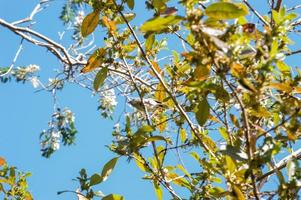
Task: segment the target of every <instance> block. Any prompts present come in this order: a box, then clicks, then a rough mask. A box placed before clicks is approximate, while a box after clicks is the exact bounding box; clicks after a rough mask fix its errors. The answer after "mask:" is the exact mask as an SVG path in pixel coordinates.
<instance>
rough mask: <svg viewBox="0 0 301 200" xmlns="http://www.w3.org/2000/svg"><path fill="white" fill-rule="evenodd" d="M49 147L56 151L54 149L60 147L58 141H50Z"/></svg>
mask: <svg viewBox="0 0 301 200" xmlns="http://www.w3.org/2000/svg"><path fill="white" fill-rule="evenodd" d="M51 148H52V149H53V150H54V151H56V150H59V149H60V143H59V142H57V141H56V142H52V143H51Z"/></svg>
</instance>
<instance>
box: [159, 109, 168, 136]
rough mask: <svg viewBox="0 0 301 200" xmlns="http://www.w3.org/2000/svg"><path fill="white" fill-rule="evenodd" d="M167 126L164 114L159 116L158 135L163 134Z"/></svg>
mask: <svg viewBox="0 0 301 200" xmlns="http://www.w3.org/2000/svg"><path fill="white" fill-rule="evenodd" d="M166 126H167V117H166V115H165V114H164V113H162V114H160V116H159V120H158V129H159V131H160V133H163V132H164V130H165V129H166Z"/></svg>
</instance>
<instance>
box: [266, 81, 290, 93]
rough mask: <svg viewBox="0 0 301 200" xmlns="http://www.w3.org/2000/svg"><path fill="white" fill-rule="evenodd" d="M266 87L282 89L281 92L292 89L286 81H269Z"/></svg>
mask: <svg viewBox="0 0 301 200" xmlns="http://www.w3.org/2000/svg"><path fill="white" fill-rule="evenodd" d="M268 88H273V89H276V90H280V91H283V92H291V91H292V89H293V88H292V87H291V86H290V85H289V84H287V83H270V84H269V85H268Z"/></svg>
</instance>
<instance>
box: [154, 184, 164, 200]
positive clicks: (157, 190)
mask: <svg viewBox="0 0 301 200" xmlns="http://www.w3.org/2000/svg"><path fill="white" fill-rule="evenodd" d="M153 185H154V189H155V193H156V196H157V199H158V200H162V199H163V191H162V189H161V187H160V185H159V184H158V183H157V182H155V181H154V182H153Z"/></svg>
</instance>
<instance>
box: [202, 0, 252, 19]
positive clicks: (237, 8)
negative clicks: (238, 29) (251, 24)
mask: <svg viewBox="0 0 301 200" xmlns="http://www.w3.org/2000/svg"><path fill="white" fill-rule="evenodd" d="M205 13H206V15H207V16H208V17H211V18H214V19H218V20H222V19H235V18H238V17H242V16H245V15H247V14H248V13H249V11H248V8H247V7H246V6H245V5H244V4H242V3H230V2H217V3H213V4H211V5H210V6H208V7H207V9H206V10H205Z"/></svg>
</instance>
